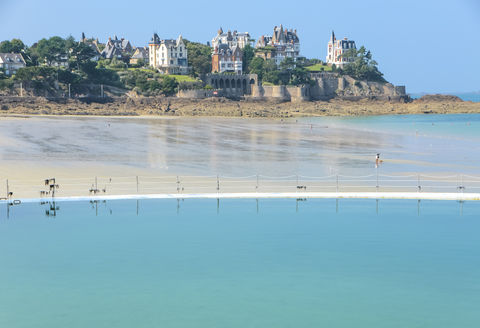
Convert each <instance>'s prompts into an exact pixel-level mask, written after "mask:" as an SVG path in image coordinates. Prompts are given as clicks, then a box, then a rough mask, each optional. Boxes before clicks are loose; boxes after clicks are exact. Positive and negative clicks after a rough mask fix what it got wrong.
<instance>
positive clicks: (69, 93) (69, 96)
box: [68, 83, 72, 99]
mask: <svg viewBox="0 0 480 328" xmlns="http://www.w3.org/2000/svg"><path fill="white" fill-rule="evenodd" d="M68 98H69V99H70V98H72V94H71V92H70V83H69V84H68Z"/></svg>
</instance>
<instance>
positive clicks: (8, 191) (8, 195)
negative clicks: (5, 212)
mask: <svg viewBox="0 0 480 328" xmlns="http://www.w3.org/2000/svg"><path fill="white" fill-rule="evenodd" d="M9 197H10V190H9V188H8V179H7V199H8V198H9Z"/></svg>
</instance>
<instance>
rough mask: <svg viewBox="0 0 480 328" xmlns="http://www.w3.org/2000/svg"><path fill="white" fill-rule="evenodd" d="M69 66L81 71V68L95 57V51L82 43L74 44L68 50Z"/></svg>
mask: <svg viewBox="0 0 480 328" xmlns="http://www.w3.org/2000/svg"><path fill="white" fill-rule="evenodd" d="M70 51H71V52H70V63H71V66H73V67H76V68H77V69H78V70H81V69H82V68H83V66H84V65H85V64H86V63H87V62H89V61H90V60H91V59H92V58H93V57H95V51H94V50H93V49H92V47H90V46H89V45H87V44H85V43H83V42H75V43H73V45H72V46H71V50H70Z"/></svg>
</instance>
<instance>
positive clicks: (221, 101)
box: [0, 97, 480, 118]
mask: <svg viewBox="0 0 480 328" xmlns="http://www.w3.org/2000/svg"><path fill="white" fill-rule="evenodd" d="M430 113H441V114H446V113H480V103H473V102H465V101H461V100H460V101H459V100H458V99H456V98H451V99H450V100H445V101H427V100H425V99H424V100H415V101H413V102H399V101H387V100H378V99H377V100H373V99H367V98H364V99H361V100H356V101H351V100H342V99H331V100H329V101H308V102H286V101H284V100H282V99H270V100H258V99H253V98H248V99H245V100H238V101H237V100H230V99H226V98H221V97H214V98H206V99H182V98H174V97H172V98H170V97H137V98H128V97H118V98H113V97H112V98H108V99H106V101H103V102H96V101H95V99H89V101H85V100H84V99H82V100H77V99H75V100H73V99H47V98H43V97H23V98H20V97H0V115H104V116H108V115H109V116H112V115H114V116H224V117H273V118H275V117H277V118H287V117H305V116H347V115H348V116H358V115H384V114H430Z"/></svg>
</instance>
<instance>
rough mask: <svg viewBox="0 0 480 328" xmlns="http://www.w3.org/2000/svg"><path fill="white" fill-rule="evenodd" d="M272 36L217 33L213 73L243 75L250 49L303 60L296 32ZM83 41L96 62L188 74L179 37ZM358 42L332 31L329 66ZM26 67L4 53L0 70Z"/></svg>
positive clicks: (345, 59)
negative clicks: (246, 52)
mask: <svg viewBox="0 0 480 328" xmlns="http://www.w3.org/2000/svg"><path fill="white" fill-rule="evenodd" d="M272 32H273V33H272V34H265V35H262V36H260V38H259V39H258V40H257V42H256V43H255V45H253V43H254V40H253V39H252V38H251V36H250V34H249V33H248V32H237V31H233V32H232V31H230V30H229V31H227V32H224V31H223V29H222V28H220V29H219V30H218V31H217V34H216V35H215V36H214V37H213V39H212V41H211V43H210V42H207V44H208V45H209V46H210V47H211V49H212V54H211V55H212V73H225V72H232V73H236V74H242V73H243V71H244V65H243V60H244V56H243V52H244V49H245V47H246V46H250V47H254V52H255V56H257V57H261V58H263V59H265V60H273V61H274V62H275V64H277V65H280V63H281V62H282V61H283V60H285V59H286V58H291V59H292V60H293V61H296V59H297V58H298V57H300V38H299V36H298V33H297V30H296V29H287V28H284V27H283V26H282V25H280V26H275V27H274V28H273V31H272ZM80 42H83V43H85V44H87V45H88V46H90V47H91V48H92V50H93V53H94V56H93V57H92V60H94V61H96V60H99V59H100V58H104V59H116V60H121V61H124V62H127V63H129V64H134V65H142V66H150V67H152V68H154V69H157V70H159V71H160V72H162V73H165V74H188V73H189V71H190V70H189V66H188V50H187V46H186V43H185V41H184V39H183V37H182V35H179V36H178V37H177V38H176V39H161V38H160V37H159V35H158V34H157V33H154V34H153V36H152V38H151V39H150V41H149V42H148V45H147V46H141V47H135V46H133V45H132V44H131V43H130V41H129V40H127V39H125V38H118V37H117V36H116V35H115V36H113V37H109V38H108V40H107V42H106V43H104V44H102V43H100V42H99V41H98V39H93V38H86V37H85V34H84V33H82V37H81V39H80ZM355 48H356V46H355V41H352V40H348V39H347V38H344V39H341V40H337V39H336V37H335V33H333V32H332V35H331V37H330V41H329V42H328V45H327V56H326V60H325V62H326V63H327V64H331V65H333V64H335V65H336V66H339V67H341V66H343V65H344V64H345V63H348V62H351V61H352V60H353V58H348V57H346V56H345V55H344V54H345V52H346V51H348V50H350V49H355ZM54 64H55V65H54V66H59V67H66V66H68V58H67V56H65V58H64V60H62V58H60V59H59V60H58V61H56V62H55V63H54ZM23 66H25V60H24V59H23V58H22V55H21V54H0V68H3V69H4V71H5V72H6V73H7V75H11V74H14V73H15V72H16V70H18V68H20V67H23Z"/></svg>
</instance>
